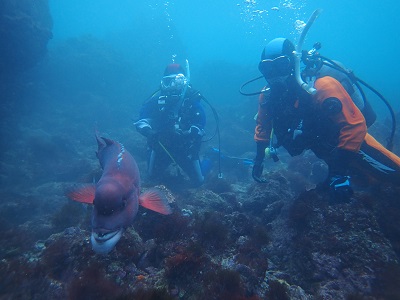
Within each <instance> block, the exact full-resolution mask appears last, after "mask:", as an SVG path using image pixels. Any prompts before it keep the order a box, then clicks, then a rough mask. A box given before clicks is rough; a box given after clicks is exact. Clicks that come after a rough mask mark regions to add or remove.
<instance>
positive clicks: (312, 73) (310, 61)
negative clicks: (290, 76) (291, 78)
mask: <svg viewBox="0 0 400 300" xmlns="http://www.w3.org/2000/svg"><path fill="white" fill-rule="evenodd" d="M320 48H321V43H319V42H317V43H315V44H314V46H313V49H311V50H309V51H306V50H303V51H302V55H301V61H302V62H303V63H304V65H305V68H304V69H303V71H302V72H301V78H302V79H303V78H304V80H306V81H307V80H308V82H309V83H308V84H307V86H310V85H311V84H312V85H313V83H314V81H315V80H316V79H318V78H321V77H324V76H331V77H333V78H335V79H336V80H337V81H339V82H340V83H341V84H342V86H343V87H344V88H345V90H346V91H347V93H348V94H349V95H350V97H351V99H352V100H353V102H354V104H355V105H356V106H357V107H358V108H359V109H360V111H361V113H362V114H363V115H364V118H365V121H366V124H367V126H368V127H369V126H371V125H372V124H373V123H374V122H375V121H376V117H377V116H376V113H375V112H374V110H373V108H372V106H371V105H370V103H369V101H368V99H367V97H366V95H365V93H364V91H363V89H362V87H361V84H362V85H363V86H365V87H366V88H368V89H369V90H371V91H372V92H373V93H374V94H376V95H377V96H378V97H379V98H380V99H381V100H382V101H383V102H384V103H385V105H386V106H387V108H388V110H389V113H390V115H391V118H392V128H391V133H390V136H389V137H388V138H387V146H386V148H387V149H388V150H392V149H393V139H394V135H395V132H396V116H395V113H394V111H393V108H392V107H391V105H390V103H389V102H388V101H387V100H386V99H385V98H384V97H383V96H382V94H381V93H379V92H378V91H377V90H376V89H374V88H373V87H372V86H370V85H369V84H367V83H366V82H365V81H363V80H362V79H360V78H358V77H357V76H356V75H355V74H354V72H353V71H352V70H350V69H347V68H346V67H345V66H344V65H343V64H342V63H340V62H338V61H334V60H332V59H329V58H327V57H325V56H322V55H320V54H319V53H318V50H319V49H320Z"/></svg>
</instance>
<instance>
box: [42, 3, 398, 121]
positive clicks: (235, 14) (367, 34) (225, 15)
mask: <svg viewBox="0 0 400 300" xmlns="http://www.w3.org/2000/svg"><path fill="white" fill-rule="evenodd" d="M50 5H51V13H52V16H53V19H54V30H53V34H54V40H53V43H56V42H58V41H60V40H63V39H66V38H70V37H77V36H81V35H87V34H89V35H93V36H95V37H97V38H99V39H102V40H105V41H108V42H110V43H112V44H113V45H114V47H115V49H116V51H120V52H121V53H124V54H126V55H127V56H128V57H130V58H131V59H132V60H134V61H137V60H138V59H140V60H141V62H140V63H146V62H147V63H148V64H149V65H151V62H152V61H158V59H159V58H160V57H163V58H164V61H163V65H164V64H166V63H168V59H172V56H173V55H176V59H177V60H179V59H180V60H183V59H185V58H188V59H189V61H190V63H191V66H192V76H193V79H196V81H197V83H198V84H199V85H200V86H202V84H201V78H198V77H197V76H196V70H198V68H199V66H201V65H203V64H207V63H211V64H213V65H218V62H219V61H221V60H222V61H226V62H229V63H233V64H239V65H246V66H249V68H250V70H252V74H240V77H241V78H249V77H251V76H252V75H254V74H256V75H258V74H257V63H258V59H259V57H260V53H261V51H262V48H263V46H264V45H265V43H266V42H267V41H269V40H270V39H272V38H274V37H278V36H286V37H289V38H290V39H292V40H293V41H296V40H297V38H298V35H299V33H298V30H296V29H295V25H294V24H295V21H296V20H300V21H304V22H306V21H307V19H308V18H309V16H310V15H311V13H312V12H313V11H314V10H315V9H317V8H322V9H323V12H322V13H321V15H320V17H319V18H318V19H317V21H316V22H315V23H314V25H313V27H312V28H311V30H310V32H309V35H308V38H307V40H306V43H305V46H306V47H307V48H310V47H311V46H312V44H313V43H314V42H316V41H319V42H321V43H322V45H323V48H322V49H321V52H322V53H323V54H324V55H326V56H328V57H331V58H334V59H337V60H340V61H342V62H343V63H345V64H346V65H347V66H348V67H349V68H351V69H353V70H354V71H355V72H356V75H358V76H359V77H361V78H362V79H364V80H365V81H367V82H368V83H370V84H372V85H373V86H374V87H375V88H377V89H379V91H380V92H381V93H382V94H384V95H385V96H386V97H387V98H388V100H389V101H390V102H391V103H392V105H393V108H394V110H395V111H399V110H400V101H398V95H400V87H399V85H398V78H399V77H398V74H397V70H398V68H399V66H400V64H399V62H398V61H399V60H398V58H397V56H396V52H397V49H399V46H400V42H399V39H398V38H397V37H396V34H395V30H396V29H398V28H400V21H399V18H398V16H397V14H398V12H399V11H400V4H399V2H398V1H385V2H378V1H372V0H369V1H362V3H361V2H360V1H345V0H340V1H329V0H323V1H317V0H308V1H306V0H302V1H295V0H293V1H282V0H281V1H261V0H258V1H256V0H247V1H239V0H236V1H226V0H205V1H204V0H203V1H198V0H197V1H187V0H172V1H161V0H151V1H133V0H119V1H117V2H113V1H109V0H99V1H79V0H51V1H50ZM274 7H275V8H278V9H277V10H274V9H272V8H274ZM143 39H144V40H145V41H146V42H145V43H144V44H143V43H142V40H143ZM162 39H169V40H170V41H171V42H172V44H173V47H171V48H169V49H165V48H163V47H162V45H160V44H158V42H159V41H160V40H162ZM135 41H138V42H139V43H135ZM145 47H149V49H147V51H146V49H143V48H145ZM137 52H139V53H141V54H140V58H138V57H137V56H136V55H135V53H137ZM142 53H145V54H142ZM146 53H147V54H149V55H146ZM157 56H158V57H157ZM160 63H162V62H160ZM151 67H152V68H153V69H152V71H153V72H149V73H152V74H154V76H155V77H157V76H159V74H160V70H161V69H162V67H161V66H155V65H154V66H151ZM212 73H213V72H212V70H210V76H212ZM215 80H216V81H219V82H220V85H221V88H223V89H227V88H228V86H229V83H228V84H227V83H226V82H224V77H222V78H220V77H218V78H215ZM230 88H231V89H234V90H235V91H236V90H237V88H238V87H237V86H231V87H230ZM217 95H219V94H218V93H217ZM218 98H219V97H218ZM216 101H218V100H216ZM372 101H374V100H372ZM376 105H378V107H377V110H378V112H381V113H382V114H386V113H387V111H386V110H385V107H384V106H382V105H381V104H380V101H377V103H376Z"/></svg>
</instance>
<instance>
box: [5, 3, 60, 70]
mask: <svg viewBox="0 0 400 300" xmlns="http://www.w3.org/2000/svg"><path fill="white" fill-rule="evenodd" d="M52 26H53V21H52V18H51V15H50V10H49V5H48V1H47V0H35V1H30V0H19V1H13V0H2V3H1V5H0V45H1V47H0V75H4V74H10V73H14V72H19V71H23V70H26V69H28V68H30V67H32V66H34V65H35V64H36V63H37V62H39V61H40V59H42V58H43V57H44V56H45V54H46V52H47V49H46V47H47V43H48V41H49V40H50V39H51V38H52V32H51V30H52Z"/></svg>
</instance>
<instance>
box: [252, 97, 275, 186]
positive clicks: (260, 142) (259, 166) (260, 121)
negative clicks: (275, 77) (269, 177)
mask: <svg viewBox="0 0 400 300" xmlns="http://www.w3.org/2000/svg"><path fill="white" fill-rule="evenodd" d="M271 130H272V120H271V119H270V118H269V116H268V114H267V108H266V103H265V95H264V94H261V95H260V97H259V104H258V112H257V116H256V128H255V131H254V140H255V142H256V157H255V158H254V165H253V170H252V177H253V179H254V180H255V181H257V182H259V183H264V182H266V181H265V179H262V178H261V176H262V172H263V170H264V158H265V149H266V148H267V147H268V144H269V137H270V134H271Z"/></svg>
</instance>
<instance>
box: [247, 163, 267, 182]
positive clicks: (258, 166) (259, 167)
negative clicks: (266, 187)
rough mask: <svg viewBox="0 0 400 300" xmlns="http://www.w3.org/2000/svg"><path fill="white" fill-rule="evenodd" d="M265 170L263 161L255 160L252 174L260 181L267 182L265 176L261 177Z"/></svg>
mask: <svg viewBox="0 0 400 300" xmlns="http://www.w3.org/2000/svg"><path fill="white" fill-rule="evenodd" d="M263 170H264V164H263V162H262V161H255V162H254V165H253V171H252V172H251V176H253V179H254V180H255V181H256V182H258V183H266V182H267V181H266V180H265V179H264V178H261V176H262V173H263Z"/></svg>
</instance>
